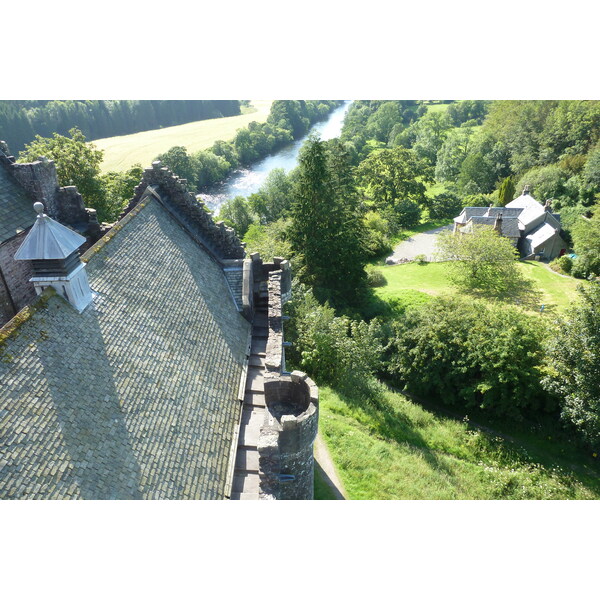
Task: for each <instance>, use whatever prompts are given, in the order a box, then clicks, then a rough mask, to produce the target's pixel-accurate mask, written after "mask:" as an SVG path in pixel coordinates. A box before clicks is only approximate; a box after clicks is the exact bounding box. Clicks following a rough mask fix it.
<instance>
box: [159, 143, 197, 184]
mask: <svg viewBox="0 0 600 600" xmlns="http://www.w3.org/2000/svg"><path fill="white" fill-rule="evenodd" d="M156 160H160V161H161V162H162V163H163V166H165V167H168V168H169V169H171V171H173V173H175V174H176V175H177V176H179V177H181V178H182V179H187V180H188V181H189V183H190V186H191V187H192V189H193V188H195V187H196V184H197V182H198V165H197V164H196V162H195V161H194V159H193V158H192V157H191V156H190V155H189V154H188V152H187V150H186V149H185V148H184V147H183V146H173V147H172V148H169V150H167V151H166V152H163V153H162V154H159V155H158V156H157V157H156Z"/></svg>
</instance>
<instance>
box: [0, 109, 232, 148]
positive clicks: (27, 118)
mask: <svg viewBox="0 0 600 600" xmlns="http://www.w3.org/2000/svg"><path fill="white" fill-rule="evenodd" d="M239 114H240V106H239V102H238V101H237V100H3V101H0V131H2V136H3V138H4V139H5V140H6V141H7V142H8V144H9V146H10V147H11V148H12V150H13V152H16V151H19V150H21V149H22V148H23V147H24V145H25V144H26V143H28V142H30V141H31V140H32V139H33V137H34V135H35V134H37V135H39V136H41V137H50V136H51V135H53V134H54V133H58V134H60V135H66V134H67V133H68V132H69V130H70V129H72V128H73V127H76V128H77V129H79V130H80V131H81V132H83V134H84V135H85V137H86V138H88V139H98V138H104V137H113V136H117V135H126V134H129V133H136V132H138V131H146V130H149V129H157V128H159V127H169V126H172V125H180V124H182V123H190V122H192V121H201V120H204V119H214V118H217V117H229V116H233V115H239Z"/></svg>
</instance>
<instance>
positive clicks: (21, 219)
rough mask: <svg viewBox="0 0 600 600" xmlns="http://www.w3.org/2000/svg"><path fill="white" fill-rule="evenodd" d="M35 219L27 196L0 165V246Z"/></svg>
mask: <svg viewBox="0 0 600 600" xmlns="http://www.w3.org/2000/svg"><path fill="white" fill-rule="evenodd" d="M35 217H36V213H35V211H34V210H33V200H32V199H31V197H30V196H29V194H27V192H26V191H25V190H24V189H23V188H22V187H21V186H20V185H19V184H18V183H17V182H16V181H15V180H14V178H13V177H12V175H11V174H10V173H9V172H8V171H7V170H6V169H5V168H4V167H3V166H2V165H0V244H1V243H2V242H5V241H6V240H8V239H10V238H11V237H13V236H14V235H15V234H16V233H18V232H19V231H22V230H24V229H27V228H28V227H29V226H31V225H32V224H33V222H34V220H35Z"/></svg>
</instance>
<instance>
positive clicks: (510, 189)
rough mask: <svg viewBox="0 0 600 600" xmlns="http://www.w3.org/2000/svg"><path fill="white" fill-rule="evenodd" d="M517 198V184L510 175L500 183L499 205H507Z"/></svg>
mask: <svg viewBox="0 0 600 600" xmlns="http://www.w3.org/2000/svg"><path fill="white" fill-rule="evenodd" d="M514 198H515V184H514V183H513V180H512V177H510V176H508V177H506V178H505V179H504V181H503V182H502V183H501V184H500V188H499V189H498V206H506V205H507V204H508V203H509V202H512V201H513V200H514Z"/></svg>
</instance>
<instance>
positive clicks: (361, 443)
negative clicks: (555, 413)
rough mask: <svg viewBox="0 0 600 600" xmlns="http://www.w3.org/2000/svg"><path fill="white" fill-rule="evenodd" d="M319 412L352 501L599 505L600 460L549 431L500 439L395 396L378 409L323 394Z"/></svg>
mask: <svg viewBox="0 0 600 600" xmlns="http://www.w3.org/2000/svg"><path fill="white" fill-rule="evenodd" d="M319 411H320V419H319V428H320V431H321V434H322V435H323V438H324V440H325V442H326V444H327V446H328V448H329V451H330V453H331V455H332V458H333V460H334V462H335V464H336V468H337V470H338V474H339V475H340V477H341V479H342V481H343V483H344V487H345V488H346V491H347V493H348V495H349V497H350V498H351V499H364V500H367V499H380V500H386V499H419V500H458V499H474V500H476V499H599V498H600V478H599V476H600V465H599V464H598V461H597V459H594V458H593V457H592V456H587V454H582V453H581V452H580V451H578V450H576V449H574V448H572V447H571V446H570V444H569V443H568V440H566V439H565V440H556V439H554V438H553V436H551V435H550V436H549V435H546V433H547V432H544V431H539V432H536V433H535V434H532V433H531V432H530V431H526V430H523V431H518V430H514V431H510V432H509V433H510V434H509V435H508V434H507V433H506V428H505V427H503V429H504V431H505V433H504V434H502V435H500V434H498V433H495V432H493V431H492V430H490V429H489V428H488V429H480V428H478V427H476V426H474V425H473V423H470V422H468V421H467V420H460V419H457V418H452V417H446V416H440V414H435V413H434V412H432V411H430V410H426V409H425V408H423V407H422V406H420V405H419V404H417V403H415V402H412V401H410V400H408V399H407V398H406V397H404V396H403V395H402V394H399V393H395V392H391V391H387V392H385V393H382V395H381V398H379V400H378V402H377V405H376V406H375V405H373V403H369V402H368V401H367V400H366V399H362V398H356V399H353V398H347V397H346V398H345V397H343V396H342V395H341V394H339V393H337V392H336V391H334V390H332V389H331V388H328V387H321V388H320V403H319ZM550 438H552V439H550ZM319 492H320V493H323V492H321V491H320V488H319ZM323 499H325V498H323Z"/></svg>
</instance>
